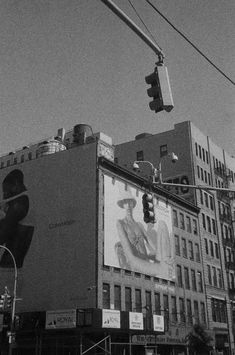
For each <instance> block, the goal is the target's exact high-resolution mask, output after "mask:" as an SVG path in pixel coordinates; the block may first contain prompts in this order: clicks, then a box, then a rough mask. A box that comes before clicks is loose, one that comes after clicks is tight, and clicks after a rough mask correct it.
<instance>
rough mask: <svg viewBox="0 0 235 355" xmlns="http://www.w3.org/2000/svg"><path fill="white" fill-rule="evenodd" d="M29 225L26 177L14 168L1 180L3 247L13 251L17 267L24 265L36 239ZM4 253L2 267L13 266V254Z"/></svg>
mask: <svg viewBox="0 0 235 355" xmlns="http://www.w3.org/2000/svg"><path fill="white" fill-rule="evenodd" d="M30 222H31V221H30V202H29V197H28V191H27V188H26V186H25V184H24V175H23V173H22V171H21V170H19V169H15V170H12V171H11V172H10V173H8V175H7V176H6V177H5V178H4V179H3V181H2V201H1V202H0V245H3V246H5V247H6V248H8V249H9V250H10V251H11V252H12V254H13V255H14V258H15V261H16V265H17V267H18V268H21V267H22V265H23V262H24V258H25V256H26V254H27V251H28V249H29V246H30V244H31V240H32V237H33V232H34V226H33V225H31V223H30ZM2 249H3V248H2ZM1 254H2V256H1V258H0V267H12V266H13V260H12V257H11V255H10V253H9V252H8V251H7V250H5V251H4V252H3V253H1Z"/></svg>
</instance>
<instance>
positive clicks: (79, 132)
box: [73, 123, 95, 145]
mask: <svg viewBox="0 0 235 355" xmlns="http://www.w3.org/2000/svg"><path fill="white" fill-rule="evenodd" d="M94 140H95V137H94V134H93V131H92V128H91V126H89V125H87V124H83V123H81V124H77V125H76V126H74V127H73V141H74V143H77V144H78V145H82V144H85V143H90V142H93V141H94Z"/></svg>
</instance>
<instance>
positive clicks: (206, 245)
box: [204, 238, 209, 255]
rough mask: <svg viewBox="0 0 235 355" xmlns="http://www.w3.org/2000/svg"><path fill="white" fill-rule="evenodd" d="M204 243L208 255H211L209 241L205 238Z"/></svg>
mask: <svg viewBox="0 0 235 355" xmlns="http://www.w3.org/2000/svg"><path fill="white" fill-rule="evenodd" d="M204 242H205V250H206V254H207V255H208V254H209V248H208V240H207V239H206V238H205V239H204Z"/></svg>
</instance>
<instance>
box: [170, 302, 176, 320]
mask: <svg viewBox="0 0 235 355" xmlns="http://www.w3.org/2000/svg"><path fill="white" fill-rule="evenodd" d="M171 320H172V322H174V323H176V322H177V304H176V297H175V296H171Z"/></svg>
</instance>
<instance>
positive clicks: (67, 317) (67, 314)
mask: <svg viewBox="0 0 235 355" xmlns="http://www.w3.org/2000/svg"><path fill="white" fill-rule="evenodd" d="M45 328H46V329H67V328H76V309H65V310H58V311H47V312H46V325H45Z"/></svg>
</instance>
